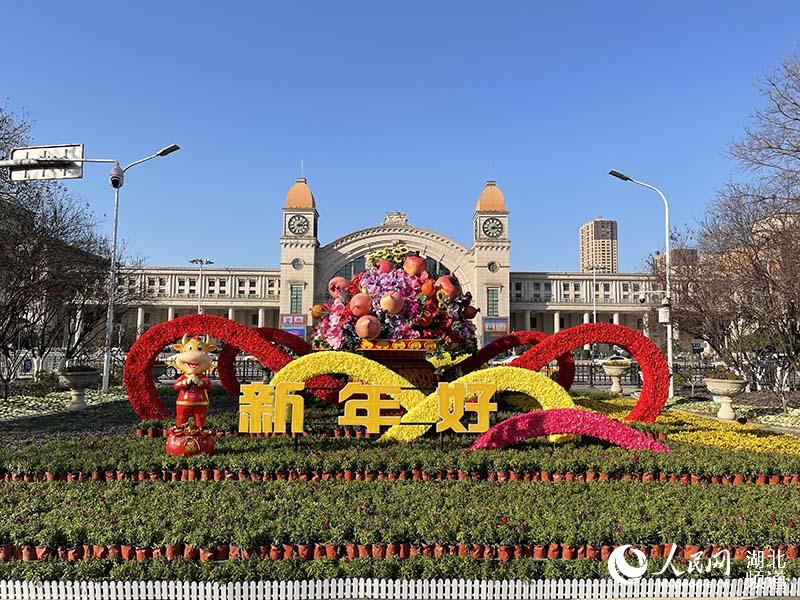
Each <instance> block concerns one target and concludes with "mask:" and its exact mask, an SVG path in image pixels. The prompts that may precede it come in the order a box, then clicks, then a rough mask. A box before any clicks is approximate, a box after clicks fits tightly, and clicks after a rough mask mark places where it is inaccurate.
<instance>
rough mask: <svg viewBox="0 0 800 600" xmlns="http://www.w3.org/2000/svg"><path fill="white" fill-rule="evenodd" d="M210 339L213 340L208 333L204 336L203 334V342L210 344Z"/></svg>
mask: <svg viewBox="0 0 800 600" xmlns="http://www.w3.org/2000/svg"><path fill="white" fill-rule="evenodd" d="M210 340H211V338H209V337H208V334H206V335H204V336H203V343H204V344H208V342H209V341H210Z"/></svg>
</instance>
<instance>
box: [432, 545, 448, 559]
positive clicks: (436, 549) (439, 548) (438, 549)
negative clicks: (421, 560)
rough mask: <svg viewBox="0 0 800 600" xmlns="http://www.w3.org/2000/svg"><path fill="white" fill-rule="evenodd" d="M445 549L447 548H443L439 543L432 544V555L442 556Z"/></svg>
mask: <svg viewBox="0 0 800 600" xmlns="http://www.w3.org/2000/svg"><path fill="white" fill-rule="evenodd" d="M446 550H447V548H445V547H444V546H442V545H441V544H434V546H433V555H434V556H435V557H436V558H441V557H442V556H444V555H445V552H446Z"/></svg>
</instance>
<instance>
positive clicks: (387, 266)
mask: <svg viewBox="0 0 800 600" xmlns="http://www.w3.org/2000/svg"><path fill="white" fill-rule="evenodd" d="M376 266H377V267H378V273H391V272H392V271H394V265H393V264H392V263H390V262H389V261H388V260H383V259H381V260H379V261H378V264H377V265H376Z"/></svg>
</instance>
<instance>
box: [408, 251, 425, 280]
mask: <svg viewBox="0 0 800 600" xmlns="http://www.w3.org/2000/svg"><path fill="white" fill-rule="evenodd" d="M427 268H428V265H427V263H426V262H425V259H424V258H422V257H421V256H406V259H405V260H404V261H403V270H404V271H405V272H406V273H408V274H409V275H411V276H413V277H419V276H420V275H422V273H423V272H424V271H425V270H426V269H427Z"/></svg>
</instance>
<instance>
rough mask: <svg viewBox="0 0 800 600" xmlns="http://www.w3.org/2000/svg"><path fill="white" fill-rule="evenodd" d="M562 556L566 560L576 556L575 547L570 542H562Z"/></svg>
mask: <svg viewBox="0 0 800 600" xmlns="http://www.w3.org/2000/svg"><path fill="white" fill-rule="evenodd" d="M561 558H563V559H564V560H572V559H573V558H575V548H573V547H572V546H570V545H569V544H561Z"/></svg>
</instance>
